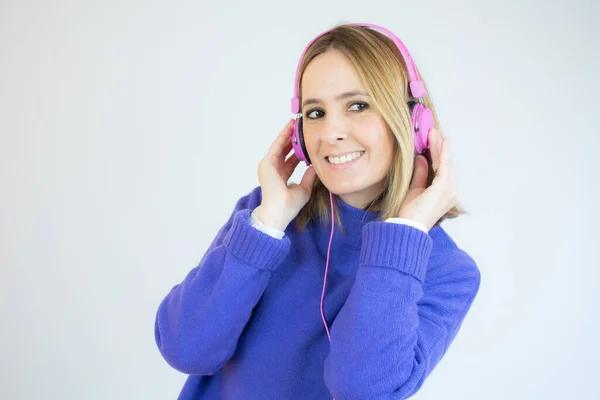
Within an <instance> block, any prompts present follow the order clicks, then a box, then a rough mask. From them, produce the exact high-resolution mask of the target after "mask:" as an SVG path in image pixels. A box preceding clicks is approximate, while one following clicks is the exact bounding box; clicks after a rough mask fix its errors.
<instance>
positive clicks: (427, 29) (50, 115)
mask: <svg viewBox="0 0 600 400" xmlns="http://www.w3.org/2000/svg"><path fill="white" fill-rule="evenodd" d="M295 3H297V4H296V5H294V4H292V2H284V1H280V0H279V1H270V2H268V1H250V2H242V1H231V0H227V1H225V0H221V1H218V2H217V1H215V2H213V4H209V2H206V1H189V2H170V1H169V2H168V1H131V0H128V1H124V0H120V1H115V0H112V1H96V2H92V1H74V0H72V1H54V2H48V1H23V0H19V1H16V0H14V1H6V0H2V1H0V185H1V186H0V190H1V192H0V194H1V196H0V206H1V207H0V268H1V270H0V271H1V277H0V300H1V303H0V321H1V324H2V325H1V329H0V365H1V368H2V370H1V371H0V372H1V374H0V398H2V399H37V398H46V399H94V400H95V399H109V398H110V399H174V398H176V397H177V395H178V393H179V390H180V389H181V386H182V385H183V382H184V380H185V378H186V377H185V375H183V374H181V373H179V372H177V371H175V370H173V369H171V368H170V367H169V366H168V365H167V363H166V362H165V361H164V360H163V359H162V358H161V356H160V354H159V352H158V349H157V347H156V344H155V342H154V317H155V313H156V310H157V307H158V305H159V303H160V301H161V300H162V299H163V297H164V296H165V295H166V294H167V293H168V291H169V290H170V289H171V287H173V286H174V285H175V284H177V283H178V282H180V281H181V280H182V279H183V278H184V277H185V275H186V274H187V272H188V271H189V270H190V269H191V268H193V267H194V266H195V265H196V264H197V262H198V261H199V260H200V258H201V257H202V255H203V254H204V252H205V250H206V249H207V247H208V245H209V243H210V241H211V240H212V238H213V237H214V235H215V234H216V232H217V230H218V229H219V228H220V227H221V225H222V224H223V223H224V222H225V221H226V219H227V217H228V216H229V214H230V212H231V210H232V208H233V206H234V204H235V202H236V200H237V199H238V198H239V197H241V196H243V195H245V194H246V193H247V192H249V191H250V190H251V189H252V188H253V187H255V186H256V185H258V178H257V174H256V169H257V165H258V162H259V160H260V159H261V158H262V157H263V155H264V153H265V152H266V150H267V148H268V146H269V145H270V143H271V141H272V140H273V138H274V137H275V136H276V135H277V134H278V133H279V132H280V130H281V129H282V128H283V126H284V124H285V123H286V121H287V120H288V119H289V118H290V117H292V115H291V113H290V98H291V97H292V89H293V79H294V73H295V70H296V65H297V62H298V58H299V56H300V53H301V51H302V49H303V48H304V46H305V45H306V44H307V43H308V42H309V41H310V40H311V39H312V38H313V37H314V36H315V35H317V34H319V33H320V32H322V31H324V30H326V29H329V28H331V27H333V26H334V25H335V24H338V23H343V22H370V23H375V24H379V25H383V26H385V27H387V28H388V29H391V30H392V31H394V32H395V33H396V34H397V35H398V36H399V37H400V38H401V39H402V40H403V41H404V42H405V44H406V45H407V46H408V48H409V49H410V50H411V52H412V54H413V56H414V58H415V60H416V63H417V65H418V67H419V69H420V71H421V73H422V74H423V76H424V78H425V80H426V82H427V83H428V85H429V87H430V89H431V95H432V97H433V99H434V101H435V104H436V106H437V110H438V113H439V117H440V119H441V122H442V128H443V130H444V133H445V135H447V136H449V137H450V138H451V143H452V147H451V151H452V157H453V162H454V166H455V171H456V176H457V181H458V185H459V190H460V196H461V200H462V203H463V205H464V206H465V207H466V209H467V210H468V211H469V212H470V214H469V215H467V216H463V217H460V218H458V219H456V220H452V221H447V222H445V223H444V227H445V229H446V230H447V231H448V232H449V233H450V234H451V236H452V237H453V238H454V239H455V241H456V242H457V243H458V245H459V246H460V247H462V248H463V249H465V250H466V251H467V252H468V253H469V254H470V255H471V256H472V257H473V258H474V259H475V260H476V261H477V263H478V265H479V268H480V270H481V273H482V284H481V289H480V293H479V296H478V297H477V299H476V301H475V302H474V304H473V307H472V309H471V312H470V313H469V315H468V316H467V319H466V320H465V323H464V324H463V328H462V329H461V331H460V333H459V334H458V336H457V338H456V340H455V342H454V344H453V345H452V346H451V348H450V349H449V351H448V353H447V355H446V356H445V357H444V359H443V360H442V362H441V363H440V364H439V366H438V367H437V368H436V369H435V370H434V372H433V373H432V374H431V376H430V377H429V379H428V380H427V381H426V383H425V385H424V386H423V388H422V389H421V391H420V392H419V393H418V394H417V395H416V396H414V398H415V399H487V400H494V399H567V398H568V399H571V398H577V399H592V398H598V397H596V396H598V393H600V390H599V389H598V382H599V379H600V372H599V371H600V368H599V367H598V365H597V362H596V359H598V357H600V346H599V344H598V338H599V337H600V335H599V329H598V321H597V319H598V318H599V317H600V312H599V310H598V305H599V294H598V287H599V275H600V274H599V273H598V269H599V267H600V262H599V257H598V244H597V241H598V238H599V236H600V235H599V234H598V230H597V229H598V227H597V225H598V222H599V221H598V204H599V200H600V199H599V196H598V188H597V185H598V182H600V179H599V178H600V177H599V174H598V170H599V168H598V156H597V153H598V150H597V149H598V145H599V144H600V139H599V132H598V123H597V115H598V111H597V109H598V106H599V105H600V100H599V99H598V93H600V83H599V81H600V79H599V78H598V71H600V62H599V58H598V49H599V48H600V44H599V38H600V29H599V28H598V26H597V21H598V20H599V17H600V12H599V10H600V6H598V3H597V2H595V1H592V0H589V1H583V0H580V1H566V0H560V1H558V0H557V1H541V0H540V1H531V0H524V1H518V2H517V1H506V0H505V1H493V2H492V1H485V2H483V1H476V0H470V1H465V0H463V1H453V2H447V1H437V2H432V1H428V2H415V1H411V2H408V1H354V0H349V1H339V2H334V1H313V2H295ZM592 119H594V123H593V122H592ZM302 171H303V169H300V171H297V173H301V172H302ZM294 176H295V177H297V176H298V175H297V174H295V175H294Z"/></svg>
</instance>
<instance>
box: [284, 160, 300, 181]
mask: <svg viewBox="0 0 600 400" xmlns="http://www.w3.org/2000/svg"><path fill="white" fill-rule="evenodd" d="M299 162H300V160H298V157H297V156H296V154H295V153H294V154H292V155H291V156H290V157H289V158H288V159H287V160H285V162H284V163H283V167H281V179H283V180H284V181H285V182H287V181H288V180H289V179H290V176H292V174H293V173H294V170H295V169H296V166H297V165H298V163H299Z"/></svg>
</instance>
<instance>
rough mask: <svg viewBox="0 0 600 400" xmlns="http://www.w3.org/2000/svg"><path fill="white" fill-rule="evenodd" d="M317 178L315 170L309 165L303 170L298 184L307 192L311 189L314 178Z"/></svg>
mask: <svg viewBox="0 0 600 400" xmlns="http://www.w3.org/2000/svg"><path fill="white" fill-rule="evenodd" d="M316 178H317V172H316V171H315V169H314V167H313V166H312V165H311V166H310V167H308V168H307V169H306V171H304V175H303V176H302V180H301V181H300V186H302V187H303V188H304V190H306V191H307V192H308V193H310V192H311V191H312V187H313V184H314V183H315V179H316Z"/></svg>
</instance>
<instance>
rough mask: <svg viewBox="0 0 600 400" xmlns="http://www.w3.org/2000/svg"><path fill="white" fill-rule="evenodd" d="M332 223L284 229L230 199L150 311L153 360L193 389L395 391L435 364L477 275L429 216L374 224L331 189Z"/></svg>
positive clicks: (285, 393) (249, 202) (363, 395)
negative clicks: (203, 247)
mask: <svg viewBox="0 0 600 400" xmlns="http://www.w3.org/2000/svg"><path fill="white" fill-rule="evenodd" d="M335 199H336V204H337V207H338V210H339V214H340V218H341V221H342V225H343V229H344V232H341V231H340V229H339V228H337V227H336V230H335V233H334V237H333V241H332V244H331V254H330V261H329V268H328V276H327V283H326V292H325V298H324V306H323V309H324V315H325V319H326V321H327V324H328V327H329V330H330V333H331V342H330V341H329V338H328V337H327V333H326V330H325V327H324V325H323V321H322V317H321V308H320V302H321V294H322V290H323V278H324V272H325V260H326V256H327V246H328V244H329V235H330V229H331V227H330V224H329V223H318V222H317V221H311V222H310V223H309V224H308V226H307V227H306V229H305V230H304V231H298V230H297V229H296V225H295V220H294V221H292V223H290V224H289V225H288V227H287V228H286V230H285V235H284V237H283V238H281V239H278V238H274V237H272V236H270V235H268V234H266V233H265V232H263V231H261V230H259V229H257V228H256V227H255V226H253V225H252V224H251V223H250V215H251V212H252V210H254V208H256V207H257V206H258V205H260V203H261V190H260V187H257V188H255V189H254V190H253V191H252V192H251V193H249V194H248V195H246V196H244V197H242V198H241V199H240V200H239V201H238V202H237V204H236V206H235V209H234V210H233V212H232V214H231V216H230V218H229V219H228V221H227V222H226V223H225V225H224V226H223V227H222V228H221V229H220V231H219V232H218V234H217V235H216V237H215V239H214V240H213V242H212V243H211V245H210V247H209V248H208V250H207V251H206V253H205V255H204V257H203V258H202V260H201V261H200V263H199V264H198V265H197V266H196V267H195V268H193V269H192V270H191V271H190V272H189V273H188V274H187V276H186V277H185V278H184V279H183V281H182V282H180V283H179V284H177V285H176V286H174V287H173V288H172V289H171V290H170V292H169V293H168V294H167V295H166V297H165V298H164V300H163V301H162V302H161V303H160V305H159V307H158V311H157V314H156V323H155V339H156V343H157V346H158V349H159V350H160V353H161V354H162V356H163V357H164V359H165V360H166V361H167V362H168V363H169V365H171V366H172V367H173V368H175V369H177V370H179V371H181V372H183V373H185V374H188V375H189V377H188V378H187V380H186V383H185V385H184V387H183V389H182V390H181V393H180V395H179V399H180V400H192V399H227V400H228V399H236V400H237V399H244V400H245V399H248V400H254V399H256V400H258V399H260V400H264V399H323V400H325V399H331V398H332V397H335V399H336V400H346V399H348V400H349V399H369V400H372V399H395V400H399V399H406V398H408V397H410V396H411V395H413V394H414V393H416V392H417V391H418V390H419V388H421V386H422V385H423V383H424V381H425V379H426V378H427V376H428V375H429V374H430V373H431V371H432V370H433V368H434V367H435V366H436V365H437V364H438V363H439V361H440V360H441V358H442V356H443V355H444V354H445V352H446V350H447V349H448V346H450V344H451V342H452V341H453V340H454V338H455V337H456V335H457V333H458V331H459V328H460V326H461V325H462V322H463V320H464V318H465V316H466V314H467V312H468V310H469V309H470V307H471V304H472V302H473V300H474V298H475V296H476V294H477V292H478V290H479V285H480V272H479V269H478V267H477V265H476V264H475V262H474V260H473V259H472V258H471V257H470V256H469V255H468V254H467V253H466V252H465V251H463V250H461V249H460V248H459V247H458V246H457V245H456V243H455V242H454V241H453V240H452V239H451V238H450V236H449V235H448V234H447V233H446V232H445V231H444V229H443V228H442V227H441V226H440V225H437V226H434V227H433V228H432V229H431V230H429V232H428V233H425V232H423V231H422V230H420V229H417V228H415V227H412V226H409V225H404V224H396V223H390V222H383V221H379V220H378V219H377V218H378V216H379V215H378V214H377V213H375V212H369V211H364V210H361V209H357V208H354V207H352V206H350V205H348V204H346V203H344V202H343V201H342V200H341V199H339V198H337V197H336V198H335Z"/></svg>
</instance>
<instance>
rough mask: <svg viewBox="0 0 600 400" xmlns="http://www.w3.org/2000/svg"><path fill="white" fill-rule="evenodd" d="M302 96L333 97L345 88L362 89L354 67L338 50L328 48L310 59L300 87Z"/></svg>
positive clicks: (345, 89)
mask: <svg viewBox="0 0 600 400" xmlns="http://www.w3.org/2000/svg"><path fill="white" fill-rule="evenodd" d="M300 90H301V93H302V97H304V98H307V97H320V98H327V97H334V96H336V95H338V94H339V93H341V92H343V91H347V90H364V86H363V84H362V82H361V81H360V78H359V76H358V73H357V71H356V68H355V67H354V65H353V64H352V62H351V61H350V59H349V58H348V57H346V56H345V55H344V54H343V53H342V52H340V51H339V50H335V49H332V50H328V51H327V52H325V53H323V54H319V55H318V56H317V57H315V58H314V59H312V60H311V62H310V63H309V64H308V66H307V67H306V69H305V70H304V74H303V75H302V85H301V87H300Z"/></svg>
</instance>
